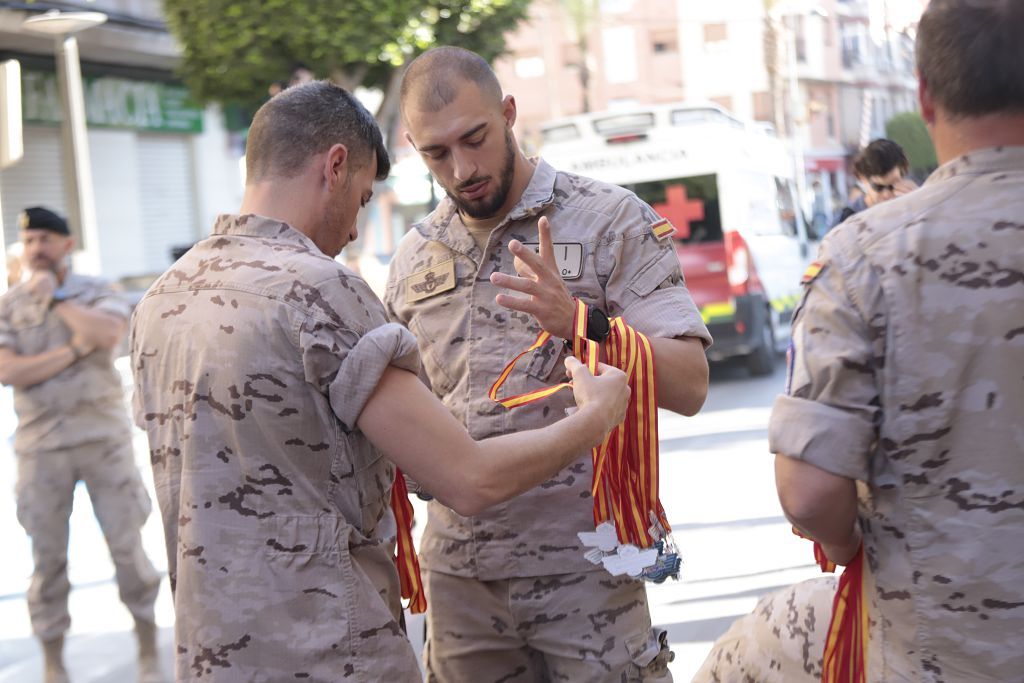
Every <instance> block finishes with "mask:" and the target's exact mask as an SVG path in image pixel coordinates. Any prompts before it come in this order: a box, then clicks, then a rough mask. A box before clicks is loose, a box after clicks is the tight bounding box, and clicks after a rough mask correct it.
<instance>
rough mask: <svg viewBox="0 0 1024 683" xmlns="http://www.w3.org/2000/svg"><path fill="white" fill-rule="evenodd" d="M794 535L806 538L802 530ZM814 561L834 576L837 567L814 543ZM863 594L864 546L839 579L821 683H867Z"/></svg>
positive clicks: (866, 641)
mask: <svg viewBox="0 0 1024 683" xmlns="http://www.w3.org/2000/svg"><path fill="white" fill-rule="evenodd" d="M793 533H794V534H796V535H797V536H800V537H801V538H807V537H806V536H804V535H803V534H802V533H800V531H799V530H797V529H795V528H794V529H793ZM814 561H815V562H817V563H818V566H819V567H821V571H822V572H825V573H828V574H830V573H832V572H834V571H835V570H836V564H835V563H834V562H832V561H831V560H830V559H828V557H827V556H826V555H825V551H824V549H823V548H822V547H821V544H820V543H818V542H817V541H815V543H814ZM865 600H866V598H865V594H864V545H863V544H861V546H860V548H858V549H857V554H856V555H854V556H853V559H852V560H850V562H849V564H847V565H846V569H844V570H843V573H842V575H841V576H840V577H839V586H838V587H837V588H836V595H835V597H834V598H833V599H832V619H831V620H830V621H829V624H828V635H827V636H826V638H825V653H824V655H823V656H822V670H821V681H822V683H867V680H868V672H867V670H868V667H867V646H868V607H867V603H866V602H865Z"/></svg>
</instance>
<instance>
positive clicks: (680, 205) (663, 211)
mask: <svg viewBox="0 0 1024 683" xmlns="http://www.w3.org/2000/svg"><path fill="white" fill-rule="evenodd" d="M651 208H652V209H654V210H655V211H657V212H658V215H659V216H661V217H662V218H665V219H667V220H668V221H669V222H670V223H672V225H674V226H675V228H676V237H678V238H679V239H684V240H685V239H686V238H688V237H689V236H690V222H691V221H702V220H704V200H702V199H688V198H687V196H686V186H685V185H669V186H668V187H666V188H665V201H664V202H660V203H658V204H654V205H652V206H651Z"/></svg>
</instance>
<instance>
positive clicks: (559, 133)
mask: <svg viewBox="0 0 1024 683" xmlns="http://www.w3.org/2000/svg"><path fill="white" fill-rule="evenodd" d="M541 136H542V137H543V138H544V142H566V141H567V140H575V139H576V138H578V137H579V136H580V131H579V129H578V128H577V127H576V124H575V123H566V124H564V125H561V126H553V127H551V128H546V129H544V130H543V131H542V132H541Z"/></svg>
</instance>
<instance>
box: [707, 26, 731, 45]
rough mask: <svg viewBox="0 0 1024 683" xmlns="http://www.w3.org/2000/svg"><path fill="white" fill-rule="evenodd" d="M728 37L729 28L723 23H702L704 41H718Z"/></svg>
mask: <svg viewBox="0 0 1024 683" xmlns="http://www.w3.org/2000/svg"><path fill="white" fill-rule="evenodd" d="M728 38H729V29H728V27H727V26H726V25H725V24H704V43H705V44H707V43H720V42H722V41H724V40H728Z"/></svg>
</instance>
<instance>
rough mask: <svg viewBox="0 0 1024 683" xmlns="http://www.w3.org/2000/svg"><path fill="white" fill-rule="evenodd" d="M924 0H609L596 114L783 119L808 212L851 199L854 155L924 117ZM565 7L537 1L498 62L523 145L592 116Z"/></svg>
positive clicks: (594, 88) (590, 58) (596, 71)
mask: <svg viewBox="0 0 1024 683" xmlns="http://www.w3.org/2000/svg"><path fill="white" fill-rule="evenodd" d="M924 4H925V0H774V1H772V2H765V0H729V2H719V3H711V2H704V1H702V0H603V1H601V2H600V3H599V4H598V5H597V7H598V11H597V12H595V14H594V16H593V17H592V19H591V22H590V28H589V31H588V32H587V36H588V40H587V43H588V46H589V49H588V55H587V59H586V60H583V61H585V62H586V63H587V64H589V65H590V67H591V68H590V69H589V70H588V73H589V75H590V81H589V91H590V97H589V105H590V110H592V111H600V110H603V109H614V108H616V107H617V106H620V105H628V104H635V103H658V102H671V101H680V100H687V101H705V100H711V101H714V102H716V103H718V104H720V105H722V106H724V107H725V108H727V109H729V110H731V111H732V112H733V113H735V114H737V115H738V116H740V117H741V118H746V119H754V120H759V121H768V122H771V123H772V124H773V125H774V126H775V128H776V130H777V131H778V133H779V134H780V135H782V136H785V137H789V138H790V139H791V140H793V139H795V140H794V142H795V144H794V157H795V158H798V159H799V158H802V159H803V165H804V168H805V172H806V173H805V176H804V177H803V178H802V179H801V180H802V186H803V187H804V188H805V192H803V196H804V203H805V210H806V211H807V212H808V214H809V215H810V213H811V212H812V210H813V208H812V205H813V204H814V193H815V191H817V193H818V194H819V195H820V197H819V199H820V200H823V202H824V204H825V208H826V210H827V211H829V212H831V210H832V208H833V206H832V205H833V201H834V200H835V201H837V202H842V201H844V199H845V196H844V195H845V192H846V189H847V187H848V186H849V184H850V183H851V182H852V179H851V178H850V177H849V175H848V166H849V162H850V159H851V158H852V156H853V154H854V153H856V150H857V149H858V148H859V147H860V146H862V145H863V144H865V143H866V142H867V141H869V140H871V139H873V138H876V137H882V136H884V134H885V124H886V122H887V121H888V120H889V119H890V118H891V117H892V116H893V115H895V114H897V113H900V112H903V111H913V110H915V109H916V108H917V104H916V82H915V79H914V76H913V40H912V34H913V25H914V22H916V19H917V17H919V16H920V13H921V11H922V10H923V7H924ZM567 6H568V3H566V2H538V3H535V4H534V7H533V10H532V12H531V17H530V20H529V21H528V22H527V23H525V24H524V25H523V26H522V27H520V29H519V30H518V31H516V32H514V33H513V34H511V35H510V37H509V47H510V52H509V55H508V56H507V57H505V58H503V59H502V60H500V61H499V62H498V63H497V64H496V70H497V71H498V75H499V78H500V79H501V81H502V83H503V84H504V86H505V88H506V91H507V92H509V93H511V94H514V95H515V96H516V99H517V102H518V105H519V117H520V118H519V122H518V124H517V128H518V130H519V134H520V138H522V139H523V140H524V141H526V142H527V143H530V144H536V141H537V130H538V128H539V126H540V124H541V123H543V122H544V121H546V120H549V119H552V118H559V117H561V116H567V115H571V114H577V113H581V112H583V111H584V98H583V96H582V88H581V85H580V79H579V67H578V64H579V63H581V59H580V51H579V41H578V40H577V38H576V36H577V35H578V32H577V31H575V30H574V27H573V22H572V21H570V20H569V19H568V14H567V12H566V7H567Z"/></svg>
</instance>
